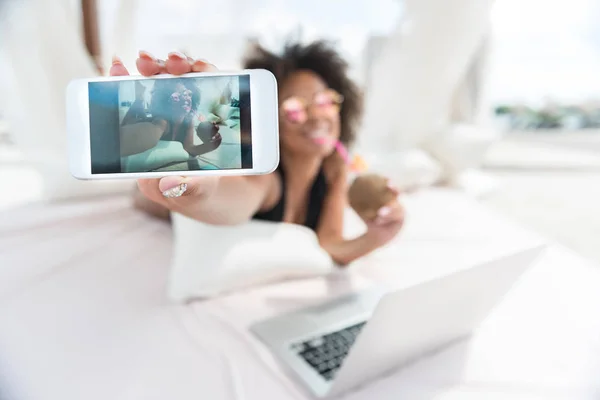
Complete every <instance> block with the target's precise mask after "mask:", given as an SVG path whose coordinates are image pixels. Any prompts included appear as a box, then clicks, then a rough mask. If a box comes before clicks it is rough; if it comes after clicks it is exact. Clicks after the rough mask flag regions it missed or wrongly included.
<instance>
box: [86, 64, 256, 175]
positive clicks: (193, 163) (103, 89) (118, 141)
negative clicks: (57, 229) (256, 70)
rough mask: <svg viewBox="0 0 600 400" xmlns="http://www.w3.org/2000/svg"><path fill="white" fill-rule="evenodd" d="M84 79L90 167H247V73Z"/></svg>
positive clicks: (249, 156)
mask: <svg viewBox="0 0 600 400" xmlns="http://www.w3.org/2000/svg"><path fill="white" fill-rule="evenodd" d="M88 85H89V110H90V152H91V163H92V165H91V172H92V174H111V173H115V174H116V173H140V172H161V171H182V172H185V171H192V170H207V169H213V170H215V169H216V170H223V169H249V168H252V133H251V132H252V129H251V117H250V116H251V104H250V76H249V75H223V76H207V77H178V78H159V79H133V80H124V81H110V82H90V83H89V84H88Z"/></svg>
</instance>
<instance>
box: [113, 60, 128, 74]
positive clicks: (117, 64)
mask: <svg viewBox="0 0 600 400" xmlns="http://www.w3.org/2000/svg"><path fill="white" fill-rule="evenodd" d="M109 75H110V76H127V75H129V71H127V68H125V66H124V65H123V61H121V59H120V58H119V57H117V56H113V58H112V65H111V67H110V71H109Z"/></svg>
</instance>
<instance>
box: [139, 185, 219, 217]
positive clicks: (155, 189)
mask: <svg viewBox="0 0 600 400" xmlns="http://www.w3.org/2000/svg"><path fill="white" fill-rule="evenodd" d="M218 181H219V178H218V177H216V176H205V177H181V176H167V177H164V178H161V179H140V180H139V181H138V187H139V189H140V191H141V192H142V193H143V194H144V195H145V196H147V197H148V198H149V199H151V200H153V201H156V202H157V203H160V204H163V205H165V206H167V207H168V208H169V209H171V210H176V211H180V210H183V211H185V209H186V208H189V207H190V206H193V205H195V204H197V202H198V199H199V198H202V197H204V196H205V195H207V194H209V193H211V192H212V190H214V189H215V188H216V185H217V183H218Z"/></svg>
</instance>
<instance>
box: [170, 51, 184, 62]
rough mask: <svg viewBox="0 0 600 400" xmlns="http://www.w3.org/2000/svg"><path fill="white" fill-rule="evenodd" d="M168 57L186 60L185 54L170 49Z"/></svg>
mask: <svg viewBox="0 0 600 400" xmlns="http://www.w3.org/2000/svg"><path fill="white" fill-rule="evenodd" d="M169 58H171V59H173V58H175V59H178V60H187V59H188V58H187V56H186V55H185V54H183V53H180V52H178V51H172V52H170V53H169Z"/></svg>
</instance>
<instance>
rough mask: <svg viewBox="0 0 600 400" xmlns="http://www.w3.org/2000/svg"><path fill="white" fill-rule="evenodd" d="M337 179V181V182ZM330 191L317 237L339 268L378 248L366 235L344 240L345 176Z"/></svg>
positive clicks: (346, 189) (346, 188) (331, 186)
mask: <svg viewBox="0 0 600 400" xmlns="http://www.w3.org/2000/svg"><path fill="white" fill-rule="evenodd" d="M338 179H339V180H338ZM338 179H336V181H337V182H335V183H332V184H330V189H329V192H328V195H327V198H326V199H325V202H324V203H323V211H322V214H321V221H320V222H319V227H318V229H317V236H318V237H319V243H320V244H321V247H323V249H325V251H327V253H329V255H330V256H331V258H332V259H333V260H334V261H335V262H336V263H338V264H340V265H341V266H345V265H347V264H349V263H351V262H352V261H354V260H356V259H358V258H360V257H362V256H364V255H366V254H368V253H370V252H372V251H373V250H375V249H376V248H377V247H378V246H377V244H376V243H374V242H373V241H372V240H370V239H369V237H368V236H367V235H362V236H359V237H358V238H356V239H352V240H345V239H344V237H343V223H344V210H345V208H346V204H347V193H348V187H347V183H346V177H345V174H344V176H343V177H342V178H338Z"/></svg>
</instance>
